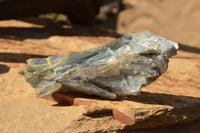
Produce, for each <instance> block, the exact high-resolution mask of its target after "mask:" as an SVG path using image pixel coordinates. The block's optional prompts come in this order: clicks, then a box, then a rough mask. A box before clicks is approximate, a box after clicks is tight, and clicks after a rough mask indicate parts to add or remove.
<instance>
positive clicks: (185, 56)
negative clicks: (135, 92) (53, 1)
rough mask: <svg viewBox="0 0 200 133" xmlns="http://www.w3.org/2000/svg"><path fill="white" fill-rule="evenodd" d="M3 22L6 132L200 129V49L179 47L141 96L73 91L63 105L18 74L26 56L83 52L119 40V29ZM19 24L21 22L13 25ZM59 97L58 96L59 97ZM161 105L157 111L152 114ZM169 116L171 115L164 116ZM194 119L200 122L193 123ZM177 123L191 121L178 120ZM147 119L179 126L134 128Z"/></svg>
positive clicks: (2, 124)
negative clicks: (114, 96)
mask: <svg viewBox="0 0 200 133" xmlns="http://www.w3.org/2000/svg"><path fill="white" fill-rule="evenodd" d="M13 22H14V23H13ZM0 25H1V26H5V27H4V28H2V27H1V29H4V31H5V32H4V33H2V32H1V34H0V37H1V38H0V64H1V66H0V67H1V68H2V67H4V68H6V69H0V73H1V74H0V84H1V86H0V91H1V93H0V110H1V111H0V131H1V132H21V133H23V132H24V133H27V132H38V133H43V132H49V133H55V132H70V133H71V132H79V131H80V132H83V131H86V132H98V131H105V132H130V133H131V132H135V133H146V132H150V133H155V132H156V133H158V132H164V133H167V132H172V133H176V132H183V133H188V132H194V133H198V132H199V130H200V127H199V125H200V121H199V120H198V119H199V116H200V115H199V110H200V109H199V99H200V84H199V75H200V71H199V70H200V55H199V53H200V52H198V51H197V52H193V51H192V50H191V51H190V52H188V51H183V50H180V51H178V54H177V56H174V57H172V58H171V60H170V62H169V68H168V70H167V71H166V73H164V74H163V75H162V76H161V77H159V78H158V80H156V81H155V82H154V83H152V84H151V85H149V86H147V87H144V88H142V90H141V91H142V92H141V96H142V97H140V96H137V97H130V98H129V99H126V100H124V101H108V100H105V99H98V100H97V99H94V97H84V96H83V95H82V96H77V95H72V94H71V95H72V96H70V95H67V97H68V98H72V99H70V100H71V104H72V103H73V104H74V105H76V106H62V105H61V104H57V102H55V101H50V100H43V99H40V98H38V97H36V96H35V95H34V90H33V88H32V87H31V86H30V85H29V84H28V83H26V82H25V80H24V77H23V76H21V75H19V74H18V71H19V70H21V69H22V68H24V67H25V66H26V64H25V61H26V59H28V58H33V57H46V56H47V55H60V56H62V55H69V54H70V52H80V51H83V50H86V49H90V48H94V47H96V46H100V45H101V44H102V43H106V42H109V41H111V40H114V39H115V38H116V34H110V33H109V34H106V36H104V35H105V33H103V34H102V35H101V33H102V31H99V30H92V29H90V30H88V29H87V30H86V29H85V31H84V28H80V27H79V28H77V29H76V28H75V27H74V28H72V29H71V28H70V27H68V28H66V31H65V32H66V33H65V32H64V31H60V30H56V29H54V30H52V31H49V30H47V29H43V28H40V30H38V27H37V26H36V25H32V24H30V23H23V22H20V21H15V20H9V21H0ZM23 25H26V28H22V27H23ZM6 26H10V27H6ZM14 26H16V27H17V26H19V27H18V28H16V27H15V28H11V27H14ZM34 27H37V28H34ZM21 29H24V30H21ZM1 31H2V30H1ZM60 32H61V33H60ZM14 33H16V34H14ZM28 33H29V34H28ZM56 33H57V34H56ZM72 33H73V34H72ZM94 33H95V34H94ZM13 34H14V36H13ZM85 34H86V35H85ZM61 35H62V36H61ZM72 35H73V36H72ZM92 35H94V36H92ZM86 44H87V45H86ZM196 50H198V49H196ZM73 97H74V98H73ZM58 98H59V97H58V95H57V100H58ZM143 98H144V99H143ZM61 99H62V98H61ZM52 100H54V99H52ZM74 101H76V102H74ZM63 102H64V103H65V102H66V101H63ZM130 104H131V106H130ZM132 104H133V105H135V106H134V107H136V108H137V106H136V105H140V107H141V108H142V109H143V110H139V112H140V111H141V112H143V114H142V113H141V114H140V113H139V112H138V115H137V117H136V114H137V112H134V111H133V106H132ZM78 105H79V106H78ZM150 107H151V108H152V109H154V110H151V109H150V110H151V111H152V112H148V111H146V110H145V109H146V108H148V109H149V108H150ZM156 107H157V108H156ZM137 109H138V108H137ZM165 109H166V110H165ZM156 110H157V113H154V114H153V112H156ZM167 112H169V113H168V115H167ZM171 114H174V115H171ZM166 115H167V116H168V117H164V116H166ZM114 116H115V117H114ZM145 116H146V117H145ZM150 116H154V118H152V117H150ZM162 116H163V117H162ZM181 116H182V117H181ZM185 116H187V117H185ZM124 118H125V119H124ZM140 118H149V119H151V120H152V119H153V120H154V121H150V122H149V121H148V119H144V120H142V119H140ZM133 120H134V121H135V123H137V122H139V121H137V120H141V123H137V124H133V123H134V121H133ZM163 120H168V121H163ZM193 120H197V121H194V122H192V123H188V122H191V121H193ZM164 122H166V124H165V123H164ZM123 123H125V124H123ZM160 123H161V124H162V125H160ZM176 123H188V124H184V125H182V124H181V125H174V124H176ZM132 124H133V125H132ZM143 124H145V127H151V126H153V127H156V126H167V125H169V124H173V125H174V126H169V127H166V128H154V129H140V130H136V129H134V130H133V128H145V127H142V126H143ZM125 129H127V130H128V129H130V130H129V131H127V130H125Z"/></svg>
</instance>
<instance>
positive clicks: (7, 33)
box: [0, 26, 121, 40]
mask: <svg viewBox="0 0 200 133" xmlns="http://www.w3.org/2000/svg"><path fill="white" fill-rule="evenodd" d="M0 31H1V32H0V38H6V39H12V40H25V39H45V38H49V37H51V36H54V35H58V36H108V37H116V38H117V37H120V36H121V35H119V34H117V33H115V32H113V31H108V30H103V29H97V28H95V27H80V26H73V27H72V28H71V27H69V28H62V27H59V26H51V27H44V28H37V27H31V28H25V27H0Z"/></svg>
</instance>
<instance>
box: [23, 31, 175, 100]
mask: <svg viewBox="0 0 200 133" xmlns="http://www.w3.org/2000/svg"><path fill="white" fill-rule="evenodd" d="M177 49H178V44H177V43H175V42H172V41H169V40H166V39H165V38H162V37H160V36H158V35H156V34H153V33H151V32H149V31H142V32H138V33H130V34H127V35H125V36H122V37H120V38H118V39H116V40H114V41H111V42H109V43H106V44H104V45H102V46H100V47H97V48H93V49H90V50H86V51H83V52H80V53H75V54H71V55H70V56H69V57H66V56H49V57H48V58H38V59H36V58H33V59H29V60H27V63H28V66H27V67H26V68H25V69H24V70H23V71H22V72H21V73H22V74H23V75H24V76H25V77H26V81H27V82H29V83H30V84H31V85H32V86H33V87H34V88H35V91H36V94H39V95H40V96H44V95H49V94H51V93H54V92H67V91H75V92H81V93H86V94H91V95H97V96H101V97H105V98H109V99H116V98H117V97H124V96H127V95H137V94H138V93H139V92H140V89H141V87H143V86H146V85H148V84H150V83H151V82H153V81H154V80H155V79H157V78H158V77H159V76H160V75H161V74H162V73H164V72H165V71H166V70H167V68H168V58H169V57H171V56H172V55H175V54H176V51H177Z"/></svg>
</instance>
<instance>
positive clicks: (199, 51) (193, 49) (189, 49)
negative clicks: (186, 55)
mask: <svg viewBox="0 0 200 133" xmlns="http://www.w3.org/2000/svg"><path fill="white" fill-rule="evenodd" d="M179 50H182V51H186V52H191V53H196V54H200V48H196V47H192V46H188V45H185V44H182V43H179Z"/></svg>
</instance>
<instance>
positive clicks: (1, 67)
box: [0, 64, 10, 74]
mask: <svg viewBox="0 0 200 133" xmlns="http://www.w3.org/2000/svg"><path fill="white" fill-rule="evenodd" d="M9 70H10V67H9V66H7V65H3V64H0V74H2V73H7V72H9Z"/></svg>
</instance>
